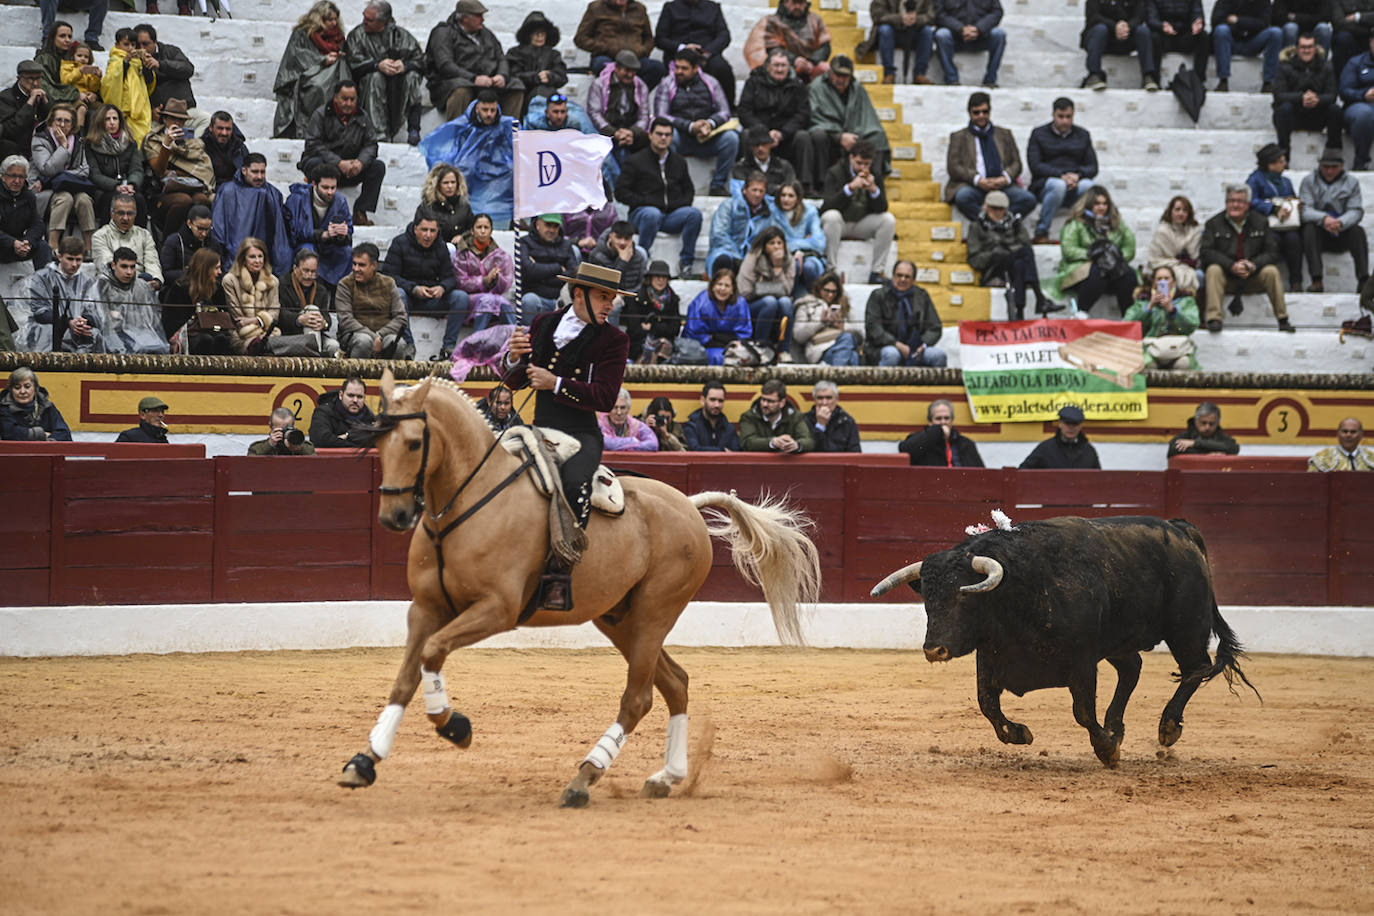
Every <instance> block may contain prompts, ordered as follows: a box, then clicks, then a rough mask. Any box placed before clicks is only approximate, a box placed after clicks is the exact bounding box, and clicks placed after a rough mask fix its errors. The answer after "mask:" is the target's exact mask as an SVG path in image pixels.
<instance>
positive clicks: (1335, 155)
mask: <svg viewBox="0 0 1374 916" xmlns="http://www.w3.org/2000/svg"><path fill="white" fill-rule="evenodd" d="M21 66H22V65H21ZM1317 163H1318V164H1320V165H1332V164H1334V165H1345V153H1343V152H1341V148H1340V147H1339V146H1328V147H1327V148H1326V149H1324V150H1322V155H1321V158H1320V159H1318V160H1317Z"/></svg>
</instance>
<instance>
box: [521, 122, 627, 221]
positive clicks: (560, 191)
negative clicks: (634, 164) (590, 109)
mask: <svg viewBox="0 0 1374 916" xmlns="http://www.w3.org/2000/svg"><path fill="white" fill-rule="evenodd" d="M611 145H612V144H611V138H610V137H603V136H601V135H600V134H584V133H581V132H580V131H576V130H522V131H520V132H519V133H518V134H517V135H516V144H515V216H516V218H517V219H518V218H520V217H527V216H539V215H540V214H541V213H574V212H576V211H578V210H585V209H587V208H588V207H594V208H597V209H599V208H601V207H604V206H605V205H606V188H605V185H603V184H602V181H601V162H602V160H603V159H605V158H606V156H607V154H608V153H610V151H611Z"/></svg>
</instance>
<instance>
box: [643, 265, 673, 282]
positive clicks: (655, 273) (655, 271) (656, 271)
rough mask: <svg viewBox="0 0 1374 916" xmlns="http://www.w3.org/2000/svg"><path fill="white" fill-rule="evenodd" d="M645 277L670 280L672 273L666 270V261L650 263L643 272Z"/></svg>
mask: <svg viewBox="0 0 1374 916" xmlns="http://www.w3.org/2000/svg"><path fill="white" fill-rule="evenodd" d="M644 276H646V277H668V278H669V279H672V276H673V272H672V271H671V270H669V269H668V262H667V261H650V262H649V268H648V269H647V270H646V271H644Z"/></svg>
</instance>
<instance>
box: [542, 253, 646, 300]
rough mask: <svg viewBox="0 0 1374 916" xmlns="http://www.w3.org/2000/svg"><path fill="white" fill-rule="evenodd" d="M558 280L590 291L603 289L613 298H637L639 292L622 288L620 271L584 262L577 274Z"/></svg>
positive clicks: (559, 277) (578, 266)
mask: <svg viewBox="0 0 1374 916" xmlns="http://www.w3.org/2000/svg"><path fill="white" fill-rule="evenodd" d="M558 279H560V280H562V281H564V282H565V283H567V284H568V285H569V286H583V287H586V288H588V289H601V290H605V291H606V292H608V293H610V294H611V295H613V296H637V295H639V293H638V291H637V290H629V289H621V288H620V271H618V270H613V269H611V268H609V267H601V266H600V265H597V264H588V263H587V262H586V261H583V262H582V263H581V264H578V265H577V273H576V274H575V275H574V276H571V277H565V276H563V275H562V274H559V275H558Z"/></svg>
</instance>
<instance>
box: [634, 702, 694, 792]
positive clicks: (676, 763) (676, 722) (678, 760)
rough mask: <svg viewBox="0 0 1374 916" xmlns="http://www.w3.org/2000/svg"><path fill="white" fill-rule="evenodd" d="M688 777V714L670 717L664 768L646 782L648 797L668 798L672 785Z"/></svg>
mask: <svg viewBox="0 0 1374 916" xmlns="http://www.w3.org/2000/svg"><path fill="white" fill-rule="evenodd" d="M686 778H687V714H686V713H685V712H684V713H678V714H677V715H675V716H669V717H668V742H667V745H666V746H665V748H664V751H663V769H661V770H659V771H658V772H657V773H655V774H654V775H652V776H650V777H649V778H648V779H647V780H645V782H644V791H643V793H642V794H643V795H644V796H645V797H646V798H666V797H667V796H668V793H669V792H670V791H672V787H673V786H675V785H677V784H678V783H680V782H682V781H683V780H684V779H686Z"/></svg>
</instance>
